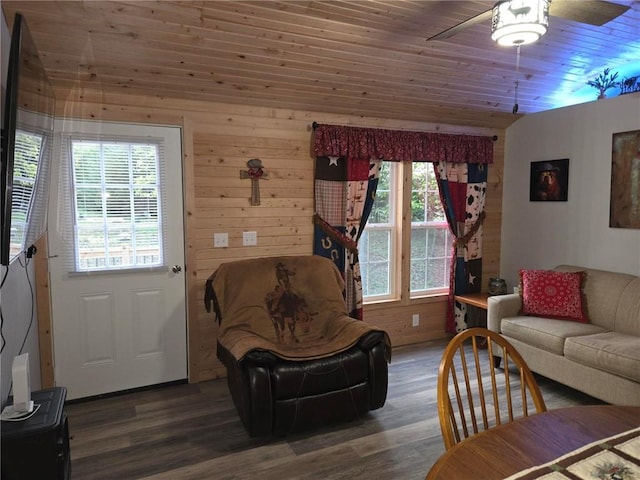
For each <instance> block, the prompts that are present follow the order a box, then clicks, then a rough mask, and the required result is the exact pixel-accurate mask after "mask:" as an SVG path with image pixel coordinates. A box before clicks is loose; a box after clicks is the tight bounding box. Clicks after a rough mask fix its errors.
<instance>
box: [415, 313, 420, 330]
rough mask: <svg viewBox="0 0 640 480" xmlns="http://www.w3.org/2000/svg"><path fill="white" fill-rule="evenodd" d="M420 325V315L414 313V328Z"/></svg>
mask: <svg viewBox="0 0 640 480" xmlns="http://www.w3.org/2000/svg"><path fill="white" fill-rule="evenodd" d="M419 325H420V314H418V313H414V314H413V326H414V327H417V326H419Z"/></svg>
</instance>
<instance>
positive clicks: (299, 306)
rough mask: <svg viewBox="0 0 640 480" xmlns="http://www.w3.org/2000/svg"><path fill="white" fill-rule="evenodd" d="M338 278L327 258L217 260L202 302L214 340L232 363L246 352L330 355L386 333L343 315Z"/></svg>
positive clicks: (309, 356) (287, 357)
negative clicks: (212, 322)
mask: <svg viewBox="0 0 640 480" xmlns="http://www.w3.org/2000/svg"><path fill="white" fill-rule="evenodd" d="M343 289H344V281H343V279H342V276H341V275H340V272H339V271H338V269H337V268H336V267H335V265H334V264H333V262H331V261H330V260H329V259H326V258H323V257H320V256H290V257H287V256H283V257H268V258H258V259H255V258H253V259H249V260H241V261H236V262H230V263H226V264H222V265H221V266H220V267H219V268H218V269H217V270H216V271H215V272H214V273H213V274H212V275H211V276H210V277H209V279H208V280H207V284H206V290H205V305H206V307H207V311H211V307H212V306H213V308H214V310H215V313H216V317H217V319H218V322H219V323H220V331H219V334H218V342H219V343H220V344H222V345H224V346H225V348H226V349H227V350H228V351H229V353H231V355H232V356H233V357H234V358H235V359H236V360H238V361H240V360H242V359H243V358H244V357H245V356H246V354H247V353H248V352H250V351H255V350H262V351H268V352H271V353H273V354H275V355H277V356H278V357H280V358H283V359H285V360H310V359H317V358H324V357H329V356H332V355H334V354H336V353H338V352H343V351H345V350H347V349H349V348H350V347H352V346H353V345H355V344H356V343H357V342H358V341H359V340H360V338H361V337H363V335H365V334H367V333H369V332H371V331H380V332H382V333H383V334H384V338H385V343H386V344H387V346H388V348H387V349H386V350H387V352H390V351H391V349H390V341H389V338H388V336H387V334H386V333H385V332H384V331H383V330H381V329H379V328H377V327H374V326H372V325H370V324H367V323H365V322H362V321H359V320H356V319H353V318H351V317H349V316H348V314H347V307H346V304H345V302H344V297H343Z"/></svg>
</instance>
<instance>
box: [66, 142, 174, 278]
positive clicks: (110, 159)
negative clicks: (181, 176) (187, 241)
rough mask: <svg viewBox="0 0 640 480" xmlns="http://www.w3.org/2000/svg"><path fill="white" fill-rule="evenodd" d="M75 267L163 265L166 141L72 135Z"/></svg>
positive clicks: (82, 269)
mask: <svg viewBox="0 0 640 480" xmlns="http://www.w3.org/2000/svg"><path fill="white" fill-rule="evenodd" d="M70 152H71V164H72V178H73V192H74V195H73V210H74V212H73V214H74V237H75V238H74V240H75V242H74V246H75V269H76V271H91V270H109V269H122V268H139V267H154V266H161V265H163V245H162V244H163V242H162V240H163V234H162V221H161V218H162V216H161V201H160V200H161V188H160V185H161V184H160V178H161V175H160V173H159V170H160V153H161V145H159V144H155V143H149V142H145V143H137V142H135V141H131V142H126V141H103V140H84V139H70Z"/></svg>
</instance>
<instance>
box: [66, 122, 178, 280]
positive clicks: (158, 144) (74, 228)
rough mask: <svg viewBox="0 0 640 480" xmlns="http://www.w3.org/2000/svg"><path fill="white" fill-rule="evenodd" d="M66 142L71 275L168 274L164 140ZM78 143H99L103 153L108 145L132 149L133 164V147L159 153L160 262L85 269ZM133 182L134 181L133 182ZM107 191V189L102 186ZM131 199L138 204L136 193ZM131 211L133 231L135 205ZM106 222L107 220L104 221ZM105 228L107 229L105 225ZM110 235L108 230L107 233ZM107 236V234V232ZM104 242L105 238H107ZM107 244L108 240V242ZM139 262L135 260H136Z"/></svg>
mask: <svg viewBox="0 0 640 480" xmlns="http://www.w3.org/2000/svg"><path fill="white" fill-rule="evenodd" d="M64 137H65V138H64V141H63V147H62V148H63V152H64V154H63V157H64V158H63V162H66V164H67V168H68V176H67V181H68V182H69V183H70V190H69V193H70V197H69V199H68V209H69V212H68V215H69V218H68V220H67V221H68V222H69V227H70V231H71V232H72V238H71V239H70V240H71V242H70V243H71V245H69V247H68V248H69V255H68V256H69V258H68V271H69V275H87V274H108V273H131V272H138V271H155V270H168V266H167V258H166V254H165V247H166V240H167V232H166V221H165V217H164V215H165V214H166V213H165V212H166V210H165V196H166V192H165V181H166V179H165V173H164V162H166V158H165V152H164V150H165V147H164V139H163V138H157V137H149V136H126V135H100V134H99V135H90V134H89V135H87V134H77V133H73V134H69V135H64ZM74 142H78V143H80V144H82V143H97V144H98V145H99V146H100V149H101V151H102V148H103V145H104V144H122V145H126V146H127V147H128V149H129V152H128V155H129V162H131V147H132V145H152V146H153V147H155V149H156V159H155V162H156V171H155V175H156V183H155V185H156V188H157V191H156V193H157V200H156V202H157V224H158V239H157V243H158V245H157V247H158V248H159V253H158V255H159V260H158V261H157V262H153V263H146V264H145V263H138V262H137V261H134V262H133V263H131V264H123V265H115V264H114V265H112V264H110V263H109V262H108V261H106V262H105V265H101V266H82V265H81V261H80V255H81V250H80V249H79V247H78V241H79V237H78V235H79V230H78V229H79V225H78V223H77V222H78V217H77V215H78V210H77V205H76V201H77V195H76V193H77V192H76V190H77V187H78V185H77V184H76V171H75V167H74V165H75V164H74V159H73V144H74ZM104 167H105V165H104V159H103V158H102V154H101V160H100V168H101V172H100V177H101V179H100V182H101V183H104V178H103V176H104ZM128 170H129V173H130V174H131V165H129V167H128ZM130 180H131V178H130ZM102 187H104V185H102ZM131 188H134V189H135V184H132V185H131ZM130 198H133V199H134V200H135V196H134V194H133V190H132V191H131V192H130ZM102 202H103V207H104V198H103V199H102ZM130 208H131V211H132V214H131V220H130V223H131V224H132V225H133V227H132V228H134V227H135V222H136V220H135V215H134V211H135V208H134V205H133V204H130ZM104 215H106V212H103V216H104ZM103 222H104V220H103ZM130 226H131V225H130ZM103 227H104V225H103ZM105 231H106V233H107V234H108V233H109V232H108V230H105ZM103 233H104V232H103ZM103 240H104V237H103ZM105 241H106V240H105ZM107 254H108V246H106V247H105V257H104V258H105V260H108V255H107ZM134 260H135V256H134Z"/></svg>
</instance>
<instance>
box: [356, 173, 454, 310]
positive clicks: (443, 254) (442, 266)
mask: <svg viewBox="0 0 640 480" xmlns="http://www.w3.org/2000/svg"><path fill="white" fill-rule="evenodd" d="M402 176H404V177H406V178H405V179H404V181H402V182H401V181H400V177H402ZM403 186H405V187H403ZM403 188H407V189H410V192H404V191H403ZM403 202H404V204H403ZM405 205H406V207H405ZM403 207H405V208H403ZM403 210H404V211H407V212H410V216H408V215H407V216H406V217H405V218H404V219H403V216H402V211H403ZM407 235H408V236H409V238H404V237H406V236H407ZM403 236H404V237H403ZM452 242H453V238H452V235H451V233H450V231H449V227H448V225H447V221H446V218H445V215H444V210H443V208H442V204H441V202H440V195H439V191H438V185H437V181H436V176H435V172H434V169H433V164H431V163H422V162H420V163H418V162H415V163H413V164H411V165H409V164H402V163H398V162H383V166H382V168H381V171H380V181H379V184H378V189H377V191H376V199H375V202H374V206H373V209H372V212H371V215H370V217H369V220H368V221H367V226H366V227H365V230H364V232H363V234H362V238H361V240H360V266H361V272H362V287H363V295H364V298H365V301H367V302H373V301H377V300H386V299H394V298H399V297H400V295H399V293H398V292H399V289H400V287H402V288H401V290H402V291H405V290H406V288H405V286H404V285H399V284H398V279H402V278H407V279H408V282H409V286H408V289H409V291H410V296H411V297H412V298H415V297H419V296H424V295H431V294H437V293H445V292H448V289H449V271H450V269H449V267H450V261H451V255H452V248H451V245H452ZM403 245H405V246H406V247H405V248H406V249H407V252H403V251H402V246H403ZM403 253H404V254H403ZM402 258H407V259H408V260H407V261H404V262H403V261H402ZM403 265H406V267H405V268H408V269H409V273H408V275H402V268H403Z"/></svg>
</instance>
